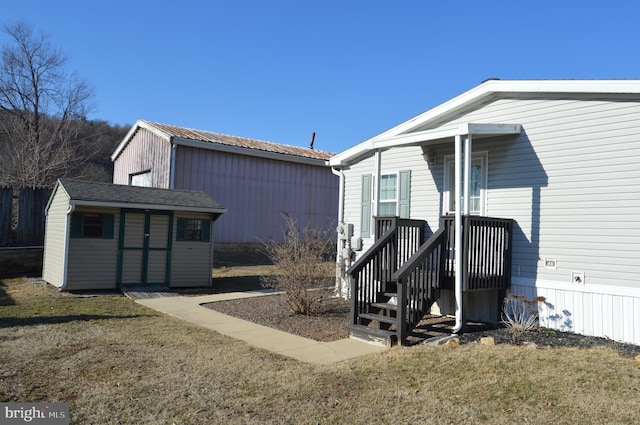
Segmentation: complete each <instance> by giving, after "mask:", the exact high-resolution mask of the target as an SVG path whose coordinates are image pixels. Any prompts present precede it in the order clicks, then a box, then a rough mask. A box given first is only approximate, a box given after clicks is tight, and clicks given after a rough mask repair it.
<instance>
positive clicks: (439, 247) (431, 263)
mask: <svg viewBox="0 0 640 425" xmlns="http://www.w3.org/2000/svg"><path fill="white" fill-rule="evenodd" d="M446 243H447V232H446V229H445V228H444V227H443V228H440V229H439V230H438V231H437V232H436V233H434V234H433V236H431V237H430V238H429V240H428V241H427V242H425V243H424V244H423V245H422V246H421V247H420V249H418V251H417V252H416V253H415V254H414V255H413V256H412V257H411V258H410V259H409V260H408V261H406V262H405V263H404V264H403V265H402V267H400V268H399V269H398V271H396V272H395V273H394V274H393V275H392V276H391V279H392V280H394V281H396V282H397V290H398V314H397V316H396V317H397V319H398V321H397V323H396V333H397V337H398V341H401V342H404V341H406V339H407V335H408V332H409V331H410V330H411V329H413V328H414V327H415V326H416V325H417V324H418V323H419V322H420V320H422V317H423V316H424V315H425V314H427V313H428V312H429V310H430V309H431V306H432V305H433V303H434V302H435V301H436V300H437V299H438V298H439V289H440V280H441V275H442V274H443V273H444V271H445V262H446V256H445V254H446V247H447V244H446Z"/></svg>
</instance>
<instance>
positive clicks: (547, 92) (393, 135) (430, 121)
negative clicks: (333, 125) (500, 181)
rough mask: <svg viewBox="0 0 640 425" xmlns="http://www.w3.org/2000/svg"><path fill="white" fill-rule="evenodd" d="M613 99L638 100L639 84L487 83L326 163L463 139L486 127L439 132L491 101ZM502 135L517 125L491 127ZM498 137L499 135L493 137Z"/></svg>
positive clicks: (468, 125)
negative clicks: (427, 142)
mask: <svg viewBox="0 0 640 425" xmlns="http://www.w3.org/2000/svg"><path fill="white" fill-rule="evenodd" d="M585 95H586V96H590V95H593V96H616V97H620V96H623V97H625V96H626V97H629V98H634V99H638V100H640V80H487V81H485V82H483V83H481V84H480V85H478V86H476V87H474V88H472V89H471V90H468V91H466V92H464V93H462V94H460V95H458V96H456V97H454V98H452V99H450V100H448V101H446V102H444V103H442V104H440V105H438V106H436V107H434V108H432V109H429V110H428V111H426V112H423V113H421V114H419V115H417V116H415V117H413V118H411V119H409V120H407V121H405V122H403V123H400V124H399V125H397V126H395V127H393V128H391V129H389V130H387V131H384V132H382V133H380V134H378V135H376V136H374V137H372V138H370V139H367V140H365V141H364V142H362V143H359V144H357V145H355V146H353V147H351V148H349V149H347V150H345V151H343V152H341V153H339V154H337V155H335V156H333V157H332V158H331V159H330V160H329V165H331V166H334V167H340V166H344V165H346V164H348V163H349V162H351V161H355V160H357V159H358V158H360V157H362V156H364V155H366V154H367V153H369V152H372V151H375V150H377V149H388V148H390V147H393V146H401V145H404V144H408V143H411V144H416V143H419V141H420V140H429V139H430V138H437V137H449V136H452V134H450V133H451V132H452V131H453V132H456V133H457V134H460V135H464V134H469V133H468V132H470V131H472V129H474V128H476V127H477V126H483V127H484V126H487V124H477V123H465V124H464V125H460V126H459V127H458V128H455V129H448V130H447V131H440V127H442V125H443V123H446V122H448V121H451V120H452V119H454V118H455V117H456V115H457V114H460V113H461V112H462V111H466V110H470V109H473V108H479V107H482V105H484V104H487V103H489V102H491V101H493V100H496V99H500V98H506V97H522V96H536V97H539V98H552V97H558V96H565V97H569V98H578V97H584V96H585ZM489 126H492V127H495V128H498V127H500V128H501V129H500V131H501V132H504V131H505V129H506V128H507V127H509V128H512V129H513V132H515V131H518V130H519V128H518V127H517V126H518V123H509V124H502V123H493V125H489ZM496 134H500V133H496Z"/></svg>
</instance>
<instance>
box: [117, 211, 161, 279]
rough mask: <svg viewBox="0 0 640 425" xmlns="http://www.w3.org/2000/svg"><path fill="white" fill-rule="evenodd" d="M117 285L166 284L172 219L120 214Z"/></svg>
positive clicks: (152, 214)
mask: <svg viewBox="0 0 640 425" xmlns="http://www.w3.org/2000/svg"><path fill="white" fill-rule="evenodd" d="M120 220H121V222H120V238H119V241H118V244H119V262H118V266H119V267H118V283H119V284H121V285H166V284H168V283H169V273H170V258H171V239H172V227H173V215H172V213H170V212H150V211H124V212H123V213H122V214H121V216H120Z"/></svg>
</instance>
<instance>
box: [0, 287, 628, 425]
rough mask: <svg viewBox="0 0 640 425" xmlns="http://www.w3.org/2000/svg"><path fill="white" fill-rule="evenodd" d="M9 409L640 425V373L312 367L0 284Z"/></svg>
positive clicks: (581, 363)
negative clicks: (46, 405)
mask: <svg viewBox="0 0 640 425" xmlns="http://www.w3.org/2000/svg"><path fill="white" fill-rule="evenodd" d="M0 401H2V402H8V401H17V402H28V401H48V402H53V401H66V402H69V404H70V408H69V410H70V414H71V422H72V423H82V424H84V423H91V424H172V423H175V424H265V423H269V424H270V423H273V424H399V423H402V424H431V423H432V424H577V423H580V424H604V423H607V424H633V423H640V362H638V361H636V360H634V359H631V358H623V357H620V356H619V355H618V354H617V353H615V352H614V351H611V350H609V349H594V350H584V351H580V350H574V349H571V350H568V349H538V350H529V349H526V348H524V347H516V346H494V347H489V346H480V345H464V346H460V347H426V346H416V347H410V348H406V347H405V348H403V347H396V348H393V349H390V350H387V351H385V352H383V353H381V354H376V355H371V356H367V357H362V358H359V359H355V360H351V361H346V362H342V363H337V364H333V365H327V366H316V365H309V364H304V363H299V362H297V361H295V360H292V359H289V358H286V357H281V356H279V355H276V354H272V353H270V352H266V351H261V350H259V349H255V348H253V347H251V346H248V345H246V344H244V343H242V342H239V341H236V340H234V339H232V338H228V337H223V336H221V335H219V334H217V333H215V332H213V331H210V330H206V329H202V328H199V327H196V326H193V325H190V324H187V323H184V322H181V321H180V320H178V319H174V318H172V317H168V316H164V315H160V314H158V313H156V312H154V311H152V310H149V309H147V308H145V307H143V306H140V305H138V304H135V303H134V302H132V301H130V300H129V299H126V298H123V297H95V298H73V297H69V296H63V295H60V294H58V293H57V292H56V291H55V290H53V289H52V288H50V287H48V286H43V285H34V284H32V283H30V282H29V281H27V280H26V279H13V280H4V281H0Z"/></svg>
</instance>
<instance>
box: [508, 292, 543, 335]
mask: <svg viewBox="0 0 640 425" xmlns="http://www.w3.org/2000/svg"><path fill="white" fill-rule="evenodd" d="M545 300H546V299H545V298H544V297H536V298H534V299H532V300H527V298H526V297H525V296H524V295H514V294H510V295H509V296H507V297H506V298H505V299H504V302H503V305H502V323H503V324H504V325H505V326H506V327H507V329H508V330H509V332H510V333H511V341H512V342H513V343H514V344H520V342H521V340H522V335H524V333H526V332H529V331H530V330H532V329H535V328H536V327H537V326H538V303H541V302H545Z"/></svg>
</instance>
